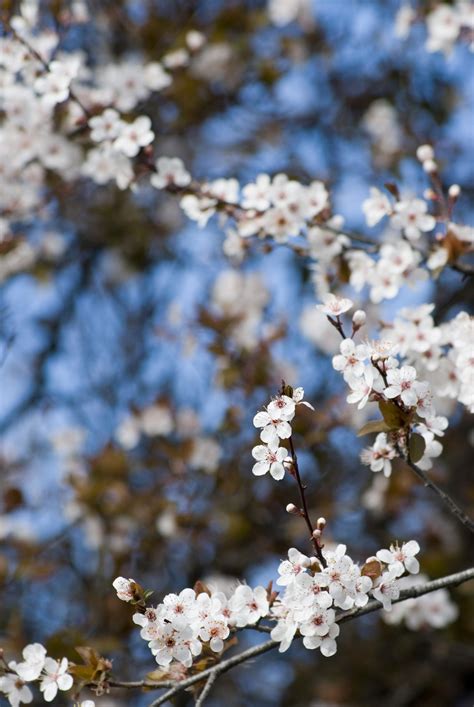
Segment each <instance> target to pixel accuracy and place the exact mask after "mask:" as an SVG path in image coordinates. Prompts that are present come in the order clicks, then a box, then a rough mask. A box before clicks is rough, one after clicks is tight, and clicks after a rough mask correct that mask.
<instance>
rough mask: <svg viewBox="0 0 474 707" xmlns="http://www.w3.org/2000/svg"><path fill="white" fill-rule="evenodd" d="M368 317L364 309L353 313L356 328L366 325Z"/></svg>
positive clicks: (353, 322)
mask: <svg viewBox="0 0 474 707" xmlns="http://www.w3.org/2000/svg"><path fill="white" fill-rule="evenodd" d="M366 319H367V315H366V313H365V312H364V310H363V309H358V310H357V311H355V312H354V314H353V315H352V324H353V325H354V327H355V328H357V329H360V327H361V326H364V324H365V321H366Z"/></svg>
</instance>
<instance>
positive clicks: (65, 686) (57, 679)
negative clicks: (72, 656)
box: [40, 658, 73, 702]
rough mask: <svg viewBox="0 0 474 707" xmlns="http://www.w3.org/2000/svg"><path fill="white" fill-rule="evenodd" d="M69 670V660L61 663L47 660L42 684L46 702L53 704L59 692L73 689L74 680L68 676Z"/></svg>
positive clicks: (64, 659)
mask: <svg viewBox="0 0 474 707" xmlns="http://www.w3.org/2000/svg"><path fill="white" fill-rule="evenodd" d="M67 669H68V660H67V658H63V659H62V660H61V661H56V660H53V659H52V658H46V660H45V662H44V668H43V671H44V677H43V678H42V680H41V684H40V690H41V692H42V693H43V697H44V700H45V702H52V701H53V700H54V698H55V697H56V695H57V694H58V690H70V689H71V687H72V685H73V678H72V675H69V674H68V672H67Z"/></svg>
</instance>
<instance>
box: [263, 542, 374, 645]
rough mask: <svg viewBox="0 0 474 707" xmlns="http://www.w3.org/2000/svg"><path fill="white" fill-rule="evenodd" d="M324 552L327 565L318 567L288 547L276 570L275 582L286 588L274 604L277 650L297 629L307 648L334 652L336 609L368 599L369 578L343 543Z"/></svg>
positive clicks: (336, 630) (291, 637)
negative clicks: (278, 575)
mask: <svg viewBox="0 0 474 707" xmlns="http://www.w3.org/2000/svg"><path fill="white" fill-rule="evenodd" d="M324 555H325V559H326V562H327V567H325V568H321V567H320V566H319V564H318V563H317V560H316V558H314V557H312V558H310V557H306V556H305V555H303V554H301V553H300V552H298V550H296V549H295V548H291V549H290V550H289V552H288V560H285V561H284V562H282V563H281V565H280V567H279V569H278V572H279V574H280V578H279V579H278V580H277V584H279V585H283V586H284V587H285V590H284V593H283V595H282V596H281V597H279V599H278V600H277V601H276V602H275V605H274V615H275V617H276V618H277V625H276V626H275V628H274V629H273V630H272V633H271V636H272V638H273V639H274V640H275V641H278V642H279V643H280V647H279V650H280V652H284V651H286V650H288V648H289V647H290V645H291V642H292V640H293V638H294V636H295V635H296V632H297V631H298V632H299V634H300V635H301V636H303V644H304V646H305V647H306V648H308V649H310V650H313V649H315V648H319V649H320V651H321V653H322V654H323V655H325V656H327V657H328V656H331V655H334V653H336V650H337V646H336V640H335V639H336V638H337V636H338V635H339V626H338V624H337V623H336V612H335V608H340V609H350V608H352V607H353V606H364V605H365V604H366V603H367V601H368V592H369V591H370V589H371V588H372V580H371V579H370V577H367V576H364V575H362V574H361V570H360V568H359V567H358V566H357V565H356V564H354V563H353V562H352V560H351V558H350V557H349V556H348V555H346V546H345V545H338V546H337V548H336V549H335V550H334V551H328V550H326V551H325V553H324Z"/></svg>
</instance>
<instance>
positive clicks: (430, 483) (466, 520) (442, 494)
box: [401, 453, 474, 533]
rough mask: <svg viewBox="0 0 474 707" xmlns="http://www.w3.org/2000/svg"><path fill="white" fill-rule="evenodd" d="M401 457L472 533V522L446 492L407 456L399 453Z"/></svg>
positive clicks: (473, 531)
mask: <svg viewBox="0 0 474 707" xmlns="http://www.w3.org/2000/svg"><path fill="white" fill-rule="evenodd" d="M401 457H402V459H403V461H404V462H405V464H407V465H408V466H409V467H410V469H411V470H412V471H414V472H415V474H416V475H417V476H418V478H419V479H421V481H422V482H423V484H424V486H426V487H427V488H430V489H431V490H432V491H433V492H434V493H435V494H436V495H437V496H438V498H440V499H441V501H442V502H443V503H444V505H445V506H446V508H448V509H449V511H450V513H452V514H453V515H454V516H456V518H457V519H458V520H460V521H461V523H462V524H463V525H464V527H465V528H467V529H468V530H469V531H470V532H471V533H474V521H473V520H472V519H471V518H469V516H468V515H467V514H466V513H464V511H463V510H461V508H459V506H458V505H457V503H456V502H455V501H454V500H453V499H452V498H451V496H450V495H449V494H448V493H446V491H443V489H441V488H440V487H439V486H438V485H437V484H435V482H434V481H432V480H431V479H430V478H429V477H428V476H427V475H426V474H425V472H424V471H423V469H420V467H419V466H417V465H416V464H415V463H414V462H412V461H411V459H410V457H409V456H408V455H404V454H403V453H401Z"/></svg>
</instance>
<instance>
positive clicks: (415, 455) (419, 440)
mask: <svg viewBox="0 0 474 707" xmlns="http://www.w3.org/2000/svg"><path fill="white" fill-rule="evenodd" d="M425 448H426V442H425V440H424V439H423V437H422V436H421V435H419V434H416V433H414V434H412V435H410V441H409V443H408V449H409V450H410V459H411V461H412V462H413V463H414V464H416V462H418V461H420V459H421V457H422V456H423V454H424V453H425Z"/></svg>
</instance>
